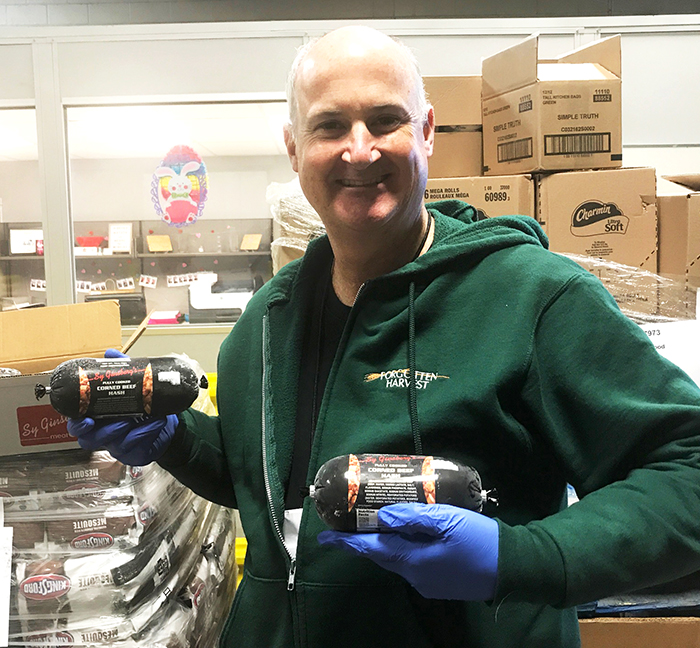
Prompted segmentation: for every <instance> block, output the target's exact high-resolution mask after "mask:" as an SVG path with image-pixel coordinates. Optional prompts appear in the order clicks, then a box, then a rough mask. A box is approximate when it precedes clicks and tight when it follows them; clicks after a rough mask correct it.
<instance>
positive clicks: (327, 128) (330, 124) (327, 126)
mask: <svg viewBox="0 0 700 648" xmlns="http://www.w3.org/2000/svg"><path fill="white" fill-rule="evenodd" d="M342 127H343V126H342V124H341V123H340V122H339V121H325V122H321V123H320V124H319V125H318V126H316V130H318V131H321V132H322V133H328V132H333V131H338V130H340V129H341V128H342Z"/></svg>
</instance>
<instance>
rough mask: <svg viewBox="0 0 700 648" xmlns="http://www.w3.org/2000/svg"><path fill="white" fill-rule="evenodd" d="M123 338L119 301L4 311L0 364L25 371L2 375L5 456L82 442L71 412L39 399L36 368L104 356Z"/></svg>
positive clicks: (1, 447)
mask: <svg viewBox="0 0 700 648" xmlns="http://www.w3.org/2000/svg"><path fill="white" fill-rule="evenodd" d="M121 343H122V337H121V323H120V318H119V304H118V302H116V301H102V302H93V303H83V304H69V305H63V306H48V307H45V308H31V309H25V310H18V311H10V312H3V313H0V367H2V368H8V369H15V370H18V371H21V372H22V374H23V375H14V376H7V377H4V378H0V408H2V412H3V416H2V417H0V456H4V455H15V454H24V453H34V452H43V451H46V450H62V449H69V448H77V447H78V446H77V443H76V441H75V439H74V438H73V437H71V436H70V435H69V434H68V431H67V428H66V417H65V416H62V415H61V414H59V413H58V412H56V410H54V409H53V407H51V405H49V404H47V403H44V402H39V401H37V399H36V397H35V395H34V387H35V385H36V384H37V382H38V381H39V376H37V375H36V372H41V371H50V370H52V369H54V368H55V367H56V366H57V365H59V364H60V363H61V362H63V361H64V360H68V359H70V358H79V357H102V356H103V355H104V352H105V350H106V349H108V348H110V347H112V348H121Z"/></svg>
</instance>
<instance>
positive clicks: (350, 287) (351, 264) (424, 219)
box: [329, 207, 434, 306]
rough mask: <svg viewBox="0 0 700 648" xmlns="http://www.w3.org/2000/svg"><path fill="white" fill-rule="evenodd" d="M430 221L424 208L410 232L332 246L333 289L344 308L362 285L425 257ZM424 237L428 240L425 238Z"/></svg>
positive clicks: (429, 240)
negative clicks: (419, 257) (423, 255)
mask: <svg viewBox="0 0 700 648" xmlns="http://www.w3.org/2000/svg"><path fill="white" fill-rule="evenodd" d="M431 221H432V219H431V218H430V216H429V215H428V212H427V210H426V209H425V207H424V208H423V209H422V212H421V219H420V221H419V223H416V227H413V228H412V229H411V230H410V231H407V232H405V233H402V234H400V235H397V236H394V237H390V236H383V237H373V238H372V239H369V240H368V237H363V238H358V239H355V240H348V239H347V237H345V238H344V239H343V243H342V244H339V243H335V244H334V241H333V238H332V237H331V236H330V235H329V238H331V245H332V247H333V253H334V256H335V260H334V262H333V268H332V279H333V289H334V290H335V294H336V295H337V296H338V299H340V301H341V302H343V304H345V305H346V306H352V305H353V303H354V302H355V299H356V298H357V294H358V292H359V291H360V288H361V287H362V285H363V284H364V283H366V282H367V281H369V280H370V279H374V278H375V277H379V276H381V275H383V274H386V273H388V272H391V271H393V270H396V269H398V268H400V267H402V266H404V265H406V264H407V263H410V262H411V261H413V260H414V259H415V258H416V257H418V256H420V255H421V254H422V253H424V252H425V251H426V250H427V249H428V248H429V247H430V245H431V244H432V240H433V234H434V232H433V229H432V228H431ZM426 235H427V236H426Z"/></svg>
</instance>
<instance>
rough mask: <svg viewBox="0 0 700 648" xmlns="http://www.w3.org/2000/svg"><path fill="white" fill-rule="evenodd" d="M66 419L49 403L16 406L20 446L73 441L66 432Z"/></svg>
mask: <svg viewBox="0 0 700 648" xmlns="http://www.w3.org/2000/svg"><path fill="white" fill-rule="evenodd" d="M67 421H68V419H67V418H66V417H65V416H63V415H62V414H59V413H58V412H57V411H56V410H55V409H54V408H53V407H51V405H31V406H28V407H18V408H17V429H18V431H19V442H20V444H21V445H22V446H37V445H47V444H50V443H66V442H67V441H73V440H74V439H73V437H72V436H71V435H70V434H68V427H67V425H66V424H67Z"/></svg>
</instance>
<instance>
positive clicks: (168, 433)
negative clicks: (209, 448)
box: [67, 414, 178, 466]
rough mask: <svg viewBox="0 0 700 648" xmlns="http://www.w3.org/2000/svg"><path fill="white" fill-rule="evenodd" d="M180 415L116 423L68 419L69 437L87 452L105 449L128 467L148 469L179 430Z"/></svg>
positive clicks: (134, 418)
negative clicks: (75, 440) (75, 438)
mask: <svg viewBox="0 0 700 648" xmlns="http://www.w3.org/2000/svg"><path fill="white" fill-rule="evenodd" d="M177 424H178V418H177V414H168V416H165V417H153V416H132V417H128V418H127V417H125V418H116V419H99V420H98V421H95V420H94V419H91V418H88V417H85V418H81V419H72V418H70V419H68V424H67V427H68V434H70V435H71V436H74V437H77V438H78V443H79V444H80V447H81V448H83V450H90V451H93V450H99V449H100V448H104V449H105V450H107V451H109V454H111V455H112V456H113V457H114V458H115V459H117V460H119V461H121V462H122V463H124V464H126V465H127V466H145V465H147V464H149V463H152V462H154V461H156V460H157V459H160V457H162V456H163V454H164V453H165V451H166V450H167V449H168V446H169V445H170V442H171V441H172V438H173V435H174V434H175V429H176V428H177Z"/></svg>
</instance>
